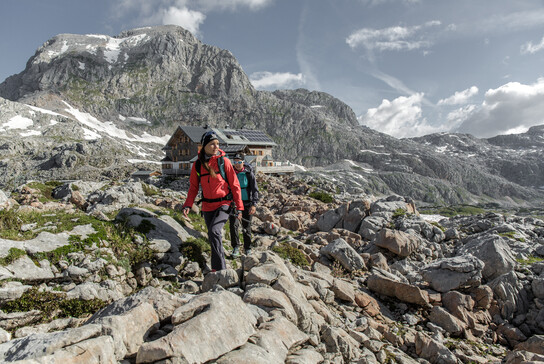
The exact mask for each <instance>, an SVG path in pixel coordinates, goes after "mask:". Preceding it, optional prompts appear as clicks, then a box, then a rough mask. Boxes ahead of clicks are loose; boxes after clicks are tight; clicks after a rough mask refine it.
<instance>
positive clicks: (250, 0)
mask: <svg viewBox="0 0 544 364" xmlns="http://www.w3.org/2000/svg"><path fill="white" fill-rule="evenodd" d="M274 1H275V0H198V1H195V4H198V6H200V7H201V8H202V9H205V10H233V11H234V10H236V9H238V8H240V7H247V8H249V9H250V10H260V9H262V8H265V7H267V6H268V5H270V4H272V3H273V2H274Z"/></svg>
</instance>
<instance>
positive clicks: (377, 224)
mask: <svg viewBox="0 0 544 364" xmlns="http://www.w3.org/2000/svg"><path fill="white" fill-rule="evenodd" d="M385 225H387V220H386V219H385V218H383V217H381V216H367V217H366V218H365V219H364V220H363V221H362V222H361V226H360V227H359V231H358V233H359V235H361V236H362V237H363V238H364V239H366V240H370V241H372V240H374V237H375V236H376V234H377V233H378V232H379V231H380V230H381V229H383V227H384V226H385Z"/></svg>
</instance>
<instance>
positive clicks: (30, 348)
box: [0, 325, 102, 361]
mask: <svg viewBox="0 0 544 364" xmlns="http://www.w3.org/2000/svg"><path fill="white" fill-rule="evenodd" d="M101 335H102V326H101V325H84V326H81V327H78V328H75V329H69V330H64V331H57V332H52V333H47V334H33V335H30V336H26V337H24V338H21V339H15V340H11V341H8V342H6V343H3V344H0V360H1V361H15V360H23V359H36V358H39V357H41V356H44V355H50V354H53V353H55V352H56V351H57V350H60V349H62V348H65V347H68V346H70V345H74V344H78V343H80V342H82V341H84V340H87V339H90V338H94V337H98V336H101Z"/></svg>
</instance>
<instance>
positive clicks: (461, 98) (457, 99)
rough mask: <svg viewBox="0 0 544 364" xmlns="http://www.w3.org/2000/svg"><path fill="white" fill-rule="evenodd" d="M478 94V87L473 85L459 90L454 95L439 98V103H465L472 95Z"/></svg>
mask: <svg viewBox="0 0 544 364" xmlns="http://www.w3.org/2000/svg"><path fill="white" fill-rule="evenodd" d="M477 94H478V87H476V86H472V87H471V88H467V89H466V90H463V91H458V92H456V93H455V94H453V95H452V96H450V97H448V98H445V99H442V100H439V101H438V105H461V104H465V103H466V102H467V101H468V100H469V99H470V98H471V97H472V96H474V95H477Z"/></svg>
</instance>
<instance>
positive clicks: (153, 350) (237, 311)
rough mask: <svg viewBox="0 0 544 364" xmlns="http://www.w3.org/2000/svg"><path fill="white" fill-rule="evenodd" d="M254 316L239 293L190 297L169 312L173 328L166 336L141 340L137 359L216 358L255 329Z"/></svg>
mask: <svg viewBox="0 0 544 364" xmlns="http://www.w3.org/2000/svg"><path fill="white" fill-rule="evenodd" d="M256 323H257V320H256V319H255V317H254V316H253V314H252V313H251V311H250V310H249V308H248V307H247V306H246V305H245V304H244V303H243V302H242V300H241V299H240V297H238V296H237V295H235V294H234V293H231V292H228V291H218V292H207V293H204V294H201V295H199V296H196V297H194V298H193V299H192V300H190V301H189V302H188V303H187V304H185V305H183V306H181V307H179V308H178V309H176V311H175V312H174V314H173V315H172V324H173V325H175V327H174V329H173V330H172V331H171V332H170V333H169V334H168V335H166V336H163V337H161V338H160V339H157V340H155V341H150V342H146V343H144V344H143V345H142V346H141V347H140V349H139V350H138V354H137V356H136V362H137V363H152V362H155V361H159V360H163V359H167V358H171V357H177V358H178V360H181V361H183V360H185V361H186V362H189V363H204V362H207V361H210V360H214V359H217V358H219V357H220V356H222V355H224V354H226V353H228V352H230V351H232V350H234V349H235V348H237V347H239V346H241V345H243V344H244V343H246V341H247V340H248V338H249V337H250V336H251V335H253V334H254V333H255V324H256Z"/></svg>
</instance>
